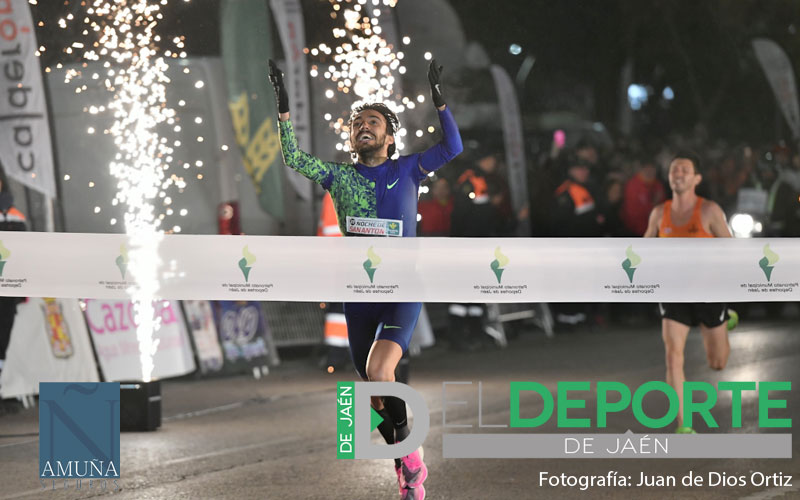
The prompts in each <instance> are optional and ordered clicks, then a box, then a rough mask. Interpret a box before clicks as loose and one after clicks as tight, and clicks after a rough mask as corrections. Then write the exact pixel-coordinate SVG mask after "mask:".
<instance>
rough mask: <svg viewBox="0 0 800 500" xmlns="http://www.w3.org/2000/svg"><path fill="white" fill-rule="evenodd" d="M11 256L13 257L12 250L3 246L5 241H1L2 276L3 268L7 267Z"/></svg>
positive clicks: (0, 260) (0, 272) (1, 273)
mask: <svg viewBox="0 0 800 500" xmlns="http://www.w3.org/2000/svg"><path fill="white" fill-rule="evenodd" d="M9 257H11V250H9V249H8V248H6V247H5V246H3V242H2V241H0V276H2V275H3V268H4V267H6V262H8V258H9Z"/></svg>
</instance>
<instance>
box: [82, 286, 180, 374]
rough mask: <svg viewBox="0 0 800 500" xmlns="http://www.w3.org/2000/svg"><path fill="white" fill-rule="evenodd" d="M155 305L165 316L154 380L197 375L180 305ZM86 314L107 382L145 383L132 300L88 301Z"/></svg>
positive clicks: (161, 314) (154, 361)
mask: <svg viewBox="0 0 800 500" xmlns="http://www.w3.org/2000/svg"><path fill="white" fill-rule="evenodd" d="M153 305H154V308H155V313H156V316H160V317H161V328H160V329H159V330H158V332H156V339H158V350H157V351H156V354H155V357H154V358H153V364H154V365H155V366H154V368H153V374H152V376H153V378H154V379H163V378H168V377H177V376H180V375H185V374H187V373H191V372H193V371H194V368H195V364H194V358H193V356H192V347H191V345H190V344H189V337H188V335H187V334H186V327H185V326H184V324H183V319H182V318H181V313H180V309H179V306H178V303H177V302H175V301H163V302H162V301H158V302H156V303H155V304H153ZM84 314H85V315H86V324H87V325H88V327H89V332H90V334H91V335H92V340H93V341H94V347H95V351H96V352H97V359H98V360H99V361H100V369H101V370H103V375H104V376H105V379H106V381H108V382H115V381H132V380H141V378H142V365H141V361H140V360H139V342H138V340H137V339H136V324H135V323H134V322H133V304H132V303H131V302H130V301H128V300H115V299H111V300H96V299H92V300H86V311H85V312H84Z"/></svg>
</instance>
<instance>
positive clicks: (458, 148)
mask: <svg viewBox="0 0 800 500" xmlns="http://www.w3.org/2000/svg"><path fill="white" fill-rule="evenodd" d="M443 69H444V68H443V67H442V66H439V65H438V64H437V63H436V59H434V60H432V61H431V64H430V66H429V67H428V82H429V83H430V85H431V99H432V100H433V105H434V106H436V110H437V111H438V112H439V123H440V124H441V126H442V140H441V141H440V142H439V143H438V144H436V145H434V146H433V147H431V148H430V149H428V150H427V151H425V152H424V153H422V154H421V155H420V158H419V169H420V171H421V172H422V173H423V174H425V175H427V174H429V173H430V172H432V171H434V170H436V169H438V168H440V167H441V166H443V165H444V164H445V163H447V162H449V161H450V160H452V159H453V158H455V157H456V156H458V155H459V154H460V153H461V152H462V151H463V150H464V146H463V144H462V143H461V134H460V133H459V131H458V125H456V121H455V119H454V118H453V114H452V113H451V112H450V109H449V108H448V107H447V104H446V103H445V102H444V97H443V96H442V85H441V75H442V70H443Z"/></svg>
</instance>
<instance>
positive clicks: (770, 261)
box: [758, 243, 780, 282]
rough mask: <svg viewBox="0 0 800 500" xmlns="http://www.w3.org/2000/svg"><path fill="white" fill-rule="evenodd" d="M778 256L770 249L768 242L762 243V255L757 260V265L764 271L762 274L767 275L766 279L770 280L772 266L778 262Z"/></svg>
mask: <svg viewBox="0 0 800 500" xmlns="http://www.w3.org/2000/svg"><path fill="white" fill-rule="evenodd" d="M778 260H780V257H779V256H778V254H776V253H775V252H773V251H772V250H770V248H769V243H767V244H766V245H764V257H763V258H762V259H761V260H759V261H758V265H759V266H760V267H761V270H762V271H764V276H766V277H767V281H770V282H771V280H772V268H773V267H775V264H777V263H778Z"/></svg>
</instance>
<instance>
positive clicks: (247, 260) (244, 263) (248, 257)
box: [239, 245, 256, 283]
mask: <svg viewBox="0 0 800 500" xmlns="http://www.w3.org/2000/svg"><path fill="white" fill-rule="evenodd" d="M242 255H243V256H244V257H242V258H241V259H239V269H241V270H242V274H243V275H244V281H245V283H248V282H249V279H250V269H252V268H253V264H254V263H255V261H256V256H255V255H253V254H252V253H250V250H249V249H248V248H247V245H245V246H244V248H242Z"/></svg>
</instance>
